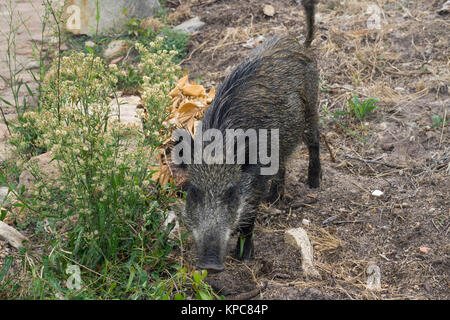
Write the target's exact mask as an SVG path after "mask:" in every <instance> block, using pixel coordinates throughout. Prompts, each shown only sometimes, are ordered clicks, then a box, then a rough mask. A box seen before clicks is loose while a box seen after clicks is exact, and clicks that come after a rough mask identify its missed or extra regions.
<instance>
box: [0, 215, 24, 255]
mask: <svg viewBox="0 0 450 320" xmlns="http://www.w3.org/2000/svg"><path fill="white" fill-rule="evenodd" d="M26 239H27V238H26V237H25V236H24V235H23V234H21V233H20V232H19V231H17V230H16V229H14V228H13V227H11V226H9V225H7V224H6V223H4V222H3V221H0V240H4V241H7V242H8V243H9V244H10V245H11V246H12V247H14V248H16V249H19V248H21V247H23V244H22V242H23V241H24V240H26Z"/></svg>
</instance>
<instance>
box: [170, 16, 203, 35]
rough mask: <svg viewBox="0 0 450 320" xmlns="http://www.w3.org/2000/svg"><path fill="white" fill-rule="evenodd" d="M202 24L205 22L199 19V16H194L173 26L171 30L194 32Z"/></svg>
mask: <svg viewBox="0 0 450 320" xmlns="http://www.w3.org/2000/svg"><path fill="white" fill-rule="evenodd" d="M204 25H205V23H204V22H203V21H200V18H199V17H194V18H192V19H189V20H187V21H185V22H183V23H181V24H179V25H177V26H176V27H174V28H173V30H177V31H184V32H187V33H194V32H195V31H197V30H198V29H200V28H201V27H203V26H204Z"/></svg>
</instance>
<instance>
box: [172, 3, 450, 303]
mask: <svg viewBox="0 0 450 320" xmlns="http://www.w3.org/2000/svg"><path fill="white" fill-rule="evenodd" d="M444 2H445V1H403V2H398V1H385V0H380V1H377V2H376V3H375V2H374V3H373V4H377V5H378V6H377V8H378V9H373V8H372V9H369V4H370V3H368V2H365V1H332V0H328V1H320V4H319V6H318V10H317V12H318V14H317V21H318V23H317V33H316V37H315V38H316V40H315V41H314V42H313V47H314V48H315V50H316V52H317V58H318V64H319V68H320V81H321V92H320V105H319V110H320V113H321V114H320V115H321V133H322V141H321V160H322V166H323V180H322V184H321V187H320V189H318V190H310V189H308V187H307V186H306V185H305V182H306V172H307V152H306V149H305V148H303V147H302V148H300V149H299V150H298V151H297V152H296V153H295V155H293V157H292V160H291V162H290V164H289V170H288V172H287V179H286V181H287V185H286V199H285V201H284V202H283V203H278V204H275V205H274V206H270V205H269V204H266V205H263V206H262V207H261V214H260V215H259V217H258V219H257V224H256V228H255V251H256V252H255V258H254V260H253V261H252V262H250V263H249V264H248V265H244V264H241V263H237V262H235V261H232V258H231V257H228V258H227V262H226V270H225V271H224V272H222V273H220V274H217V275H210V276H208V278H209V281H210V283H211V285H213V287H214V288H216V289H217V290H218V291H219V292H220V293H221V294H223V295H225V296H226V297H228V298H233V297H234V298H236V297H243V296H245V297H247V298H251V297H253V298H255V299H449V298H450V292H449V271H450V243H449V238H448V232H449V224H450V212H449V208H450V197H449V195H450V194H449V190H450V179H449V173H450V163H449V161H450V145H449V142H450V135H449V126H448V124H447V125H445V122H444V121H441V122H440V123H437V124H435V125H433V123H434V122H433V120H432V116H433V115H437V116H440V117H441V119H447V121H448V119H449V118H450V115H449V112H448V111H449V105H450V103H449V102H450V100H449V94H448V84H449V80H450V70H449V66H450V64H449V63H450V60H449V58H450V55H449V48H450V46H449V37H448V34H450V28H449V23H450V21H449V17H450V15H449V14H447V15H441V14H439V13H438V11H439V9H440V8H441V7H442V5H443V3H444ZM167 3H168V5H169V7H171V9H170V10H169V13H170V15H171V17H172V20H173V22H174V23H177V22H182V21H184V20H186V19H187V18H189V17H192V16H199V17H200V19H201V20H202V21H204V22H205V23H206V25H205V26H204V27H203V28H202V29H201V30H200V31H199V32H197V33H196V34H195V35H193V36H192V39H191V41H190V44H189V53H188V55H187V57H186V58H185V60H184V62H183V64H182V66H183V67H184V68H185V69H187V71H188V72H189V74H190V75H191V77H193V78H194V79H195V78H197V77H199V79H201V82H202V84H203V85H205V86H207V87H209V86H218V85H219V84H220V81H221V80H222V79H223V78H224V77H225V76H226V74H227V73H228V72H230V71H231V70H232V68H233V67H234V66H236V65H237V64H238V63H239V61H240V60H242V58H243V57H245V56H246V55H247V54H248V53H249V52H250V51H251V48H247V47H251V46H252V43H251V41H250V42H248V40H249V39H251V38H254V39H256V38H257V37H258V36H260V35H262V36H264V38H267V37H268V36H269V35H272V34H278V33H283V32H286V30H289V31H290V32H292V33H295V34H296V35H298V37H299V39H303V38H304V36H303V34H304V14H303V12H302V7H301V6H300V5H298V4H297V3H296V1H294V0H277V1H270V4H271V5H273V6H274V8H275V15H274V16H273V17H268V16H266V15H265V14H264V13H263V6H264V5H265V4H269V1H267V3H266V2H264V1H263V2H261V1H258V0H248V1H241V0H228V1H224V0H212V1H211V0H201V1H195V0H194V1H193V0H184V1H182V0H174V1H167ZM180 3H181V4H180ZM370 10H372V11H370ZM377 10H378V11H377ZM374 12H376V13H378V16H379V17H380V20H379V22H380V27H379V28H375V29H370V28H368V22H367V21H368V20H369V18H371V16H372V14H373V13H374ZM372 18H373V16H372ZM375 18H376V17H375ZM274 90H277V88H274ZM351 93H354V94H356V95H358V96H359V97H360V98H361V99H364V98H368V97H376V98H378V99H379V102H378V104H377V105H378V107H377V108H376V109H375V111H374V112H373V114H371V115H370V116H369V117H368V118H366V119H364V120H363V121H362V122H360V121H359V120H356V119H355V118H352V117H350V116H342V117H339V111H344V110H346V107H347V99H348V98H349V97H350V94H351ZM333 115H334V116H333ZM443 124H444V125H443ZM325 141H326V142H327V143H328V146H329V148H328V147H327V145H326V143H325ZM333 160H334V161H333ZM375 190H381V191H382V192H383V195H381V196H379V197H376V196H373V195H372V192H373V191H375ZM303 219H307V220H309V221H310V225H309V226H306V225H304V224H302V221H303ZM296 227H303V228H305V229H306V230H307V232H308V235H309V237H310V239H311V241H312V244H313V246H314V259H315V261H314V262H315V265H316V268H317V270H318V271H319V273H320V276H321V279H307V278H306V277H305V276H304V274H303V271H302V268H301V255H300V252H299V251H298V250H296V249H294V248H291V247H290V246H288V245H287V244H286V243H285V240H284V233H285V230H287V229H289V228H296ZM234 244H235V243H234V241H233V242H232V244H230V246H231V245H232V246H234ZM185 251H186V252H184V253H183V256H184V257H185V258H186V259H187V261H188V262H190V263H194V261H193V259H194V258H193V257H194V256H195V252H194V248H193V245H192V244H191V245H189V246H188V248H185ZM230 251H231V247H230ZM370 265H376V266H378V267H379V270H380V280H381V290H374V291H371V290H368V289H367V279H368V277H369V276H370V274H369V272H368V271H367V268H368V267H369V266H370ZM255 289H256V290H255ZM257 293H259V295H258V294H257ZM242 294H243V295H242Z"/></svg>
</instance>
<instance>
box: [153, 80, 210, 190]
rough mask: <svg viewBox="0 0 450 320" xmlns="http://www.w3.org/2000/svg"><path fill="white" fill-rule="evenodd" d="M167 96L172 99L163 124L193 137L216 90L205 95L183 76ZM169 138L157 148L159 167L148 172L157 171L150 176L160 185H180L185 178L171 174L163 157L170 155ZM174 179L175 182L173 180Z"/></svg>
mask: <svg viewBox="0 0 450 320" xmlns="http://www.w3.org/2000/svg"><path fill="white" fill-rule="evenodd" d="M169 96H170V97H171V98H172V99H171V107H170V108H169V111H170V114H169V116H168V117H167V119H166V121H164V122H165V123H166V124H168V125H173V127H174V128H184V129H186V130H188V131H189V133H190V134H191V135H192V136H194V134H195V128H196V127H197V124H198V123H199V120H200V119H201V118H202V116H203V114H204V113H205V111H206V109H207V108H208V107H209V105H210V104H211V103H212V101H213V99H214V98H215V96H216V90H215V88H214V87H212V88H211V89H209V91H208V93H206V89H205V88H204V87H203V86H201V85H197V84H196V83H195V82H192V83H189V76H188V75H185V76H183V77H182V78H180V79H179V80H178V82H177V84H176V86H175V88H173V89H172V90H171V91H170V93H169ZM171 136H172V135H171V134H170V136H169V137H168V138H167V139H166V140H165V141H164V143H163V145H162V146H161V147H160V148H159V156H158V160H159V166H151V167H150V168H149V169H150V170H157V171H156V172H155V173H154V174H153V175H152V179H153V180H155V181H157V182H158V183H159V184H160V185H166V184H168V183H169V182H171V181H172V182H175V183H176V184H178V185H181V184H183V183H184V181H185V177H183V176H182V175H180V173H179V172H173V171H172V170H171V169H170V163H168V160H167V157H166V156H165V155H167V154H170V150H171V148H172V147H173V141H172V138H171ZM174 171H175V170H174ZM175 177H176V181H175V180H174V178H175Z"/></svg>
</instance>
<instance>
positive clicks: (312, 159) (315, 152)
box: [303, 99, 321, 188]
mask: <svg viewBox="0 0 450 320" xmlns="http://www.w3.org/2000/svg"><path fill="white" fill-rule="evenodd" d="M310 100H311V101H312V100H313V99H310ZM311 101H309V102H308V101H304V103H303V107H304V112H305V129H304V134H303V140H304V141H305V143H306V145H307V146H308V151H309V167H308V185H309V187H310V188H318V187H319V185H320V176H321V168H320V150H319V127H318V126H319V124H318V114H317V108H316V107H315V106H316V103H311Z"/></svg>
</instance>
